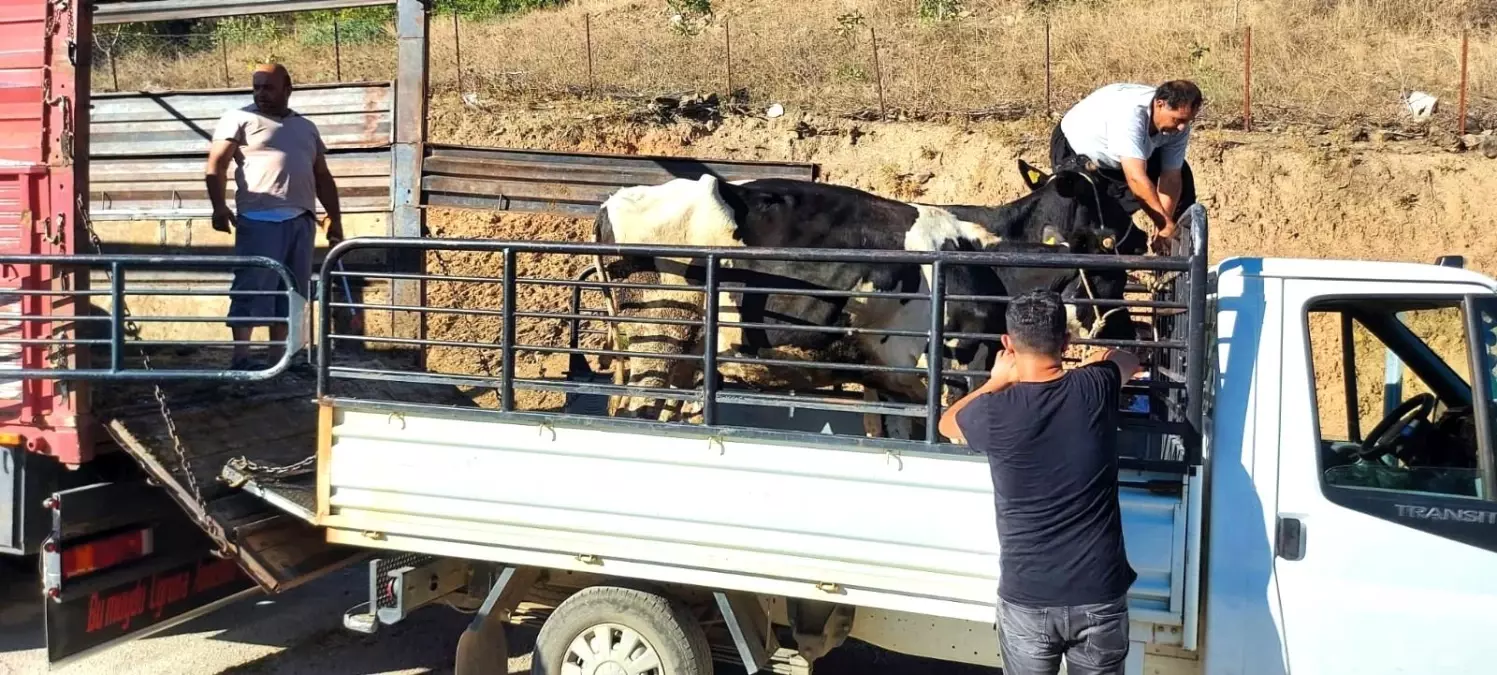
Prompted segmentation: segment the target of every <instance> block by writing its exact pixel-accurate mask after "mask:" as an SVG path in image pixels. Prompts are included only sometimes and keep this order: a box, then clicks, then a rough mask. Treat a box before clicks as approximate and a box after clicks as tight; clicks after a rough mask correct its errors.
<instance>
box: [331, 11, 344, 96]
mask: <svg viewBox="0 0 1497 675" xmlns="http://www.w3.org/2000/svg"><path fill="white" fill-rule="evenodd" d="M338 24H339V21H338V15H337V14H334V15H333V68H334V70H333V72H334V73H335V74H336V75H337V77H338V81H339V82H342V81H343V29H342V28H341V27H339V25H338Z"/></svg>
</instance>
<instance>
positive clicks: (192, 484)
mask: <svg viewBox="0 0 1497 675" xmlns="http://www.w3.org/2000/svg"><path fill="white" fill-rule="evenodd" d="M78 213H79V215H80V217H81V218H82V219H83V231H84V232H85V233H87V235H88V243H89V245H91V246H92V247H93V249H94V252H95V253H97V254H100V255H102V254H103V253H104V242H103V240H101V239H100V238H99V233H98V232H97V231H96V230H94V224H93V220H92V219H91V218H89V217H88V204H86V203H84V201H83V196H82V195H79V196H78ZM104 274H105V276H107V277H108V278H109V283H111V284H114V283H115V279H114V273H113V272H112V271H105V272H104ZM114 311H115V312H116V313H118V314H119V316H120V318H121V319H123V320H124V322H125V330H127V331H131V332H134V331H138V330H139V329H140V324H138V323H136V322H134V321H131V320H130V308H129V307H127V306H126V305H125V304H124V301H123V300H121V302H120V306H119V307H115V308H114ZM141 360H142V365H144V366H145V369H146V370H153V367H152V366H151V355H150V354H149V353H148V352H147V351H146V350H144V349H142V350H141ZM151 386H152V388H153V392H152V394H153V395H154V396H155V398H156V403H157V405H158V406H159V407H160V409H161V419H162V421H164V422H165V423H166V434H167V436H168V437H169V438H171V441H172V450H173V451H174V452H175V453H176V455H177V462H178V463H179V464H180V465H181V468H182V474H183V475H184V476H185V477H186V479H187V487H188V489H189V490H191V491H192V498H193V500H194V502H195V503H196V505H197V507H198V510H199V512H200V513H201V514H203V518H205V519H206V518H207V514H208V503H207V502H206V501H204V500H203V492H202V489H201V488H200V487H199V486H198V480H197V476H194V475H193V473H192V463H191V462H190V461H189V460H188V459H187V449H186V447H185V446H184V445H183V443H182V436H181V435H180V434H178V433H177V421H176V420H175V419H174V418H173V417H172V412H171V406H170V405H168V404H167V402H166V392H165V391H162V389H161V385H160V384H152V385H151ZM204 524H205V525H207V523H204ZM210 529H211V528H210Z"/></svg>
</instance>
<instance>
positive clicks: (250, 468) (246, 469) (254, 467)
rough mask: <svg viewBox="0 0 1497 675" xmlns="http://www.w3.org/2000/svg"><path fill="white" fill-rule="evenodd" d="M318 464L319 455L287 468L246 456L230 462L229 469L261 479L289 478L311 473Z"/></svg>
mask: <svg viewBox="0 0 1497 675" xmlns="http://www.w3.org/2000/svg"><path fill="white" fill-rule="evenodd" d="M316 462H317V455H311V456H308V457H307V458H305V459H303V460H301V461H299V462H296V463H294V464H287V465H286V466H273V465H270V464H261V463H259V462H256V461H254V460H252V459H249V458H248V457H245V456H244V455H240V456H238V457H235V458H233V459H231V460H229V462H228V467H229V468H231V469H234V470H235V471H238V472H240V473H244V474H249V475H254V476H257V477H260V478H272V479H273V478H284V477H287V476H298V475H301V474H305V473H309V472H310V471H311V470H312V468H313V465H314V464H316Z"/></svg>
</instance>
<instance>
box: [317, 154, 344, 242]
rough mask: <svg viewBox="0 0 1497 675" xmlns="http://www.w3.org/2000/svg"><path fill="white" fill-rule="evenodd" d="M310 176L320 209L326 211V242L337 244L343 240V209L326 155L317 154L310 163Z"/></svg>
mask: <svg viewBox="0 0 1497 675" xmlns="http://www.w3.org/2000/svg"><path fill="white" fill-rule="evenodd" d="M312 178H313V180H314V181H315V183H316V187H317V201H320V202H322V209H323V210H324V211H326V212H327V219H328V224H327V243H328V245H330V246H337V245H338V242H340V241H343V210H342V209H341V208H340V207H339V205H338V183H337V181H334V180H333V172H332V171H331V170H329V169H328V168H327V155H325V154H322V153H318V154H317V160H316V161H315V162H313V164H312Z"/></svg>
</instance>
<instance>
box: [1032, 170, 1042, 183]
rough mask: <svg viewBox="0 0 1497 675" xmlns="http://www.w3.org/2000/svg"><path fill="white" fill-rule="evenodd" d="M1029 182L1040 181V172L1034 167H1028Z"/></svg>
mask: <svg viewBox="0 0 1497 675" xmlns="http://www.w3.org/2000/svg"><path fill="white" fill-rule="evenodd" d="M1029 182H1031V183H1038V182H1040V172H1038V171H1035V170H1034V169H1030V170H1029Z"/></svg>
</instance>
